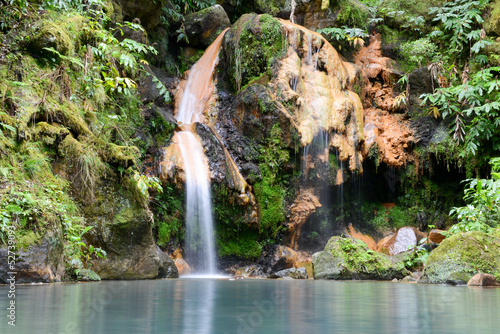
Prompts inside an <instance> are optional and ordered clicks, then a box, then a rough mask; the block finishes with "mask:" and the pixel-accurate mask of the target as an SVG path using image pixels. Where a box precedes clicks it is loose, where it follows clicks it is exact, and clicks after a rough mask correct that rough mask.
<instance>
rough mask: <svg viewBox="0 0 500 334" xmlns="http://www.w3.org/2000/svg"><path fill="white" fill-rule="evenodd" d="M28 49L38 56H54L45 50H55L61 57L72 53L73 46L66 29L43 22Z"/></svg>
mask: <svg viewBox="0 0 500 334" xmlns="http://www.w3.org/2000/svg"><path fill="white" fill-rule="evenodd" d="M28 48H29V49H30V51H32V52H35V53H38V54H48V55H50V56H54V54H53V53H51V52H49V51H47V50H45V48H53V49H54V50H56V51H57V52H59V53H60V54H61V55H67V54H69V53H70V52H71V51H72V49H73V44H72V43H71V38H70V37H69V35H68V32H67V31H66V29H64V27H62V26H61V25H58V24H56V23H53V22H42V24H41V26H40V28H39V29H38V30H37V32H36V33H35V35H34V36H33V37H32V38H31V40H30V42H29V45H28Z"/></svg>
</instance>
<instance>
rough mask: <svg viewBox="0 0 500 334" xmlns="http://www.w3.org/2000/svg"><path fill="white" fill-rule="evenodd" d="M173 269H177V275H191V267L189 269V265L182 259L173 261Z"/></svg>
mask: <svg viewBox="0 0 500 334" xmlns="http://www.w3.org/2000/svg"><path fill="white" fill-rule="evenodd" d="M175 267H176V268H177V271H178V272H179V275H189V274H191V267H189V264H188V263H187V262H186V261H184V259H183V258H178V259H176V260H175Z"/></svg>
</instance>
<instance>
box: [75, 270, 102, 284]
mask: <svg viewBox="0 0 500 334" xmlns="http://www.w3.org/2000/svg"><path fill="white" fill-rule="evenodd" d="M75 274H76V278H77V280H79V281H84V282H92V281H94V282H95V281H100V280H101V278H100V277H99V275H97V274H96V272H95V271H93V270H90V269H76V270H75Z"/></svg>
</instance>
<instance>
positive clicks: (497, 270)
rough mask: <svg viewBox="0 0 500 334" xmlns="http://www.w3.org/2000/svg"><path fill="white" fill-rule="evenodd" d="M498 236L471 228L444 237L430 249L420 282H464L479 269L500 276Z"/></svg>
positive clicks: (499, 244)
mask: <svg viewBox="0 0 500 334" xmlns="http://www.w3.org/2000/svg"><path fill="white" fill-rule="evenodd" d="M498 254H500V239H499V238H498V237H495V236H492V235H488V234H485V233H483V232H476V231H471V232H467V233H460V234H456V235H454V236H452V237H450V238H448V239H445V240H444V241H443V242H441V244H440V245H439V247H437V248H436V249H435V250H433V251H432V253H431V254H430V256H429V258H428V260H427V263H426V264H425V268H424V272H423V275H422V277H421V278H420V280H419V283H447V284H466V283H467V282H468V281H469V280H470V279H471V277H473V276H474V275H475V274H476V273H477V272H478V270H479V271H481V272H486V273H491V274H492V275H493V276H494V277H495V278H496V279H500V257H499V256H498Z"/></svg>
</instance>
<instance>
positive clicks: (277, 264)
mask: <svg viewBox="0 0 500 334" xmlns="http://www.w3.org/2000/svg"><path fill="white" fill-rule="evenodd" d="M298 259H299V257H298V255H297V253H296V252H295V251H294V250H293V249H291V248H290V247H286V246H283V245H278V246H276V250H275V251H274V254H273V255H272V258H271V263H270V265H271V270H272V271H273V272H275V271H280V270H283V269H288V268H293V266H294V265H295V263H297V262H298Z"/></svg>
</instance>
